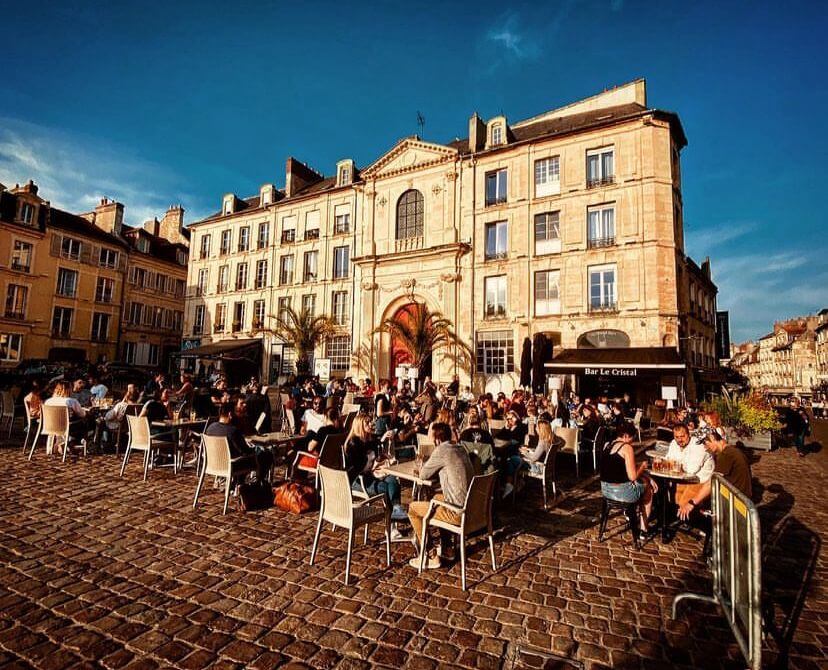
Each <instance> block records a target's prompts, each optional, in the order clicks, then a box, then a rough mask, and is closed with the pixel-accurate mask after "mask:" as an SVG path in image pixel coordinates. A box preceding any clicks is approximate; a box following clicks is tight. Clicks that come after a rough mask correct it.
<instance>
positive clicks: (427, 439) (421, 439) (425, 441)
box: [417, 433, 434, 447]
mask: <svg viewBox="0 0 828 670" xmlns="http://www.w3.org/2000/svg"><path fill="white" fill-rule="evenodd" d="M428 445H431V446H432V447H433V446H434V440H432V439H431V435H428V434H426V435H423V434H422V433H417V446H418V447H423V446H428Z"/></svg>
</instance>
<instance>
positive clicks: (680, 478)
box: [647, 469, 699, 543]
mask: <svg viewBox="0 0 828 670" xmlns="http://www.w3.org/2000/svg"><path fill="white" fill-rule="evenodd" d="M647 474H648V475H650V477H652V478H653V479H658V480H659V481H658V494H657V495H659V497H660V498H661V501H660V505H661V514H660V517H661V520H660V525H661V541H662V542H664V543H666V542H667V539H668V538H667V505H669V504H670V496H671V494H672V496H673V499H675V491H676V484H698V483H699V478H698V477H696V475H689V474H687V473H685V472H671V471H667V472H659V471H655V470H652V469H648V470H647Z"/></svg>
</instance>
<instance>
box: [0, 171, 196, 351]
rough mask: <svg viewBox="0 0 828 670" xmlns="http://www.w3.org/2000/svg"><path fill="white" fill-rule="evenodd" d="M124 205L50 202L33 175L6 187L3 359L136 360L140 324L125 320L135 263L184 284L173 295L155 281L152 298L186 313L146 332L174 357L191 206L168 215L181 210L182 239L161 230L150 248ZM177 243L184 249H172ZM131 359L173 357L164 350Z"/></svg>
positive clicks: (1, 258) (0, 268) (0, 321)
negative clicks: (75, 209)
mask: <svg viewBox="0 0 828 670" xmlns="http://www.w3.org/2000/svg"><path fill="white" fill-rule="evenodd" d="M123 213H124V206H123V205H122V204H121V203H116V202H112V201H109V200H104V201H102V202H101V203H100V205H99V206H98V207H96V209H95V210H94V211H92V212H88V213H86V214H80V215H79V214H72V213H70V212H65V211H63V210H60V209H58V208H56V207H52V206H51V204H50V203H49V201H47V200H44V199H43V198H42V197H41V196H40V195H39V194H38V188H37V186H36V185H35V184H34V183H33V182H31V181H29V182H28V183H27V184H25V185H24V186H17V187H15V188H11V189H5V188H4V187H0V229H2V231H3V234H2V235H0V290H2V291H3V295H4V297H5V305H4V309H3V312H2V315H1V316H0V365H3V366H14V365H17V364H18V363H20V362H21V361H24V360H26V359H48V360H52V361H58V362H67V361H72V362H80V361H89V362H93V363H98V362H104V361H115V360H124V359H125V358H126V359H129V356H128V351H129V345H128V344H127V343H128V342H129V341H130V337H131V335H132V328H131V327H130V326H125V325H124V324H123V322H122V319H121V315H122V311H123V312H128V310H125V309H124V305H126V304H127V303H128V302H129V301H128V300H127V298H128V297H129V295H130V290H129V289H127V288H126V286H127V284H128V281H127V279H128V278H129V277H130V276H131V275H132V274H133V271H132V268H133V267H138V266H142V265H147V266H150V267H153V268H155V271H156V272H157V276H161V277H163V279H164V282H165V287H166V286H167V283H168V282H170V281H172V286H174V287H175V288H176V289H177V290H178V294H177V295H173V294H172V293H170V294H169V295H167V294H166V293H164V292H160V291H157V290H156V284H153V285H152V286H151V287H150V286H148V287H147V289H148V295H147V298H146V302H147V304H148V305H152V306H153V309H156V308H157V307H161V308H164V307H165V306H166V308H168V309H175V310H177V311H178V313H179V316H178V319H177V322H175V323H170V325H169V328H165V326H164V324H161V325H160V326H158V327H156V324H155V323H151V324H148V333H147V335H146V338H147V340H148V341H151V342H158V343H159V346H163V347H165V348H166V352H165V353H166V354H167V359H169V354H171V353H173V352H175V351H177V350H178V349H179V348H180V337H181V335H180V333H181V323H182V320H183V298H184V286H185V280H186V276H187V253H186V249H187V245H186V235H187V234H188V233H187V231H185V230H184V229H183V225H182V224H183V210H180V208H179V209H178V210H176V211H175V212H172V210H171V212H168V216H165V219H164V221H165V222H166V221H168V217H170V215H171V213H172V214H174V217H171V218H169V221H172V219H173V218H175V217H177V219H176V221H177V225H178V231H179V232H178V237H177V238H175V241H167V240H162V239H161V238H156V239H155V241H154V243H153V246H150V247H148V248H146V250H142V247H143V243H141V242H140V241H139V235H136V233H135V230H134V229H132V228H130V227H129V226H126V225H124V224H123ZM166 232H170V231H166ZM165 234H166V233H165ZM170 234H171V233H170ZM173 247H174V248H175V250H176V251H175V252H174V253H170V252H168V249H169V248H173ZM173 257H174V258H173ZM153 276H155V275H153ZM150 329H151V332H150ZM162 340H163V345H162V344H161V341H162ZM129 362H134V363H136V364H144V365H158V366H162V365H165V364H166V361H165V360H164V359H163V357H160V358H159V359H157V360H154V361H150V360H146V361H143V360H129Z"/></svg>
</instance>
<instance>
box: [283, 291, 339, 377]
mask: <svg viewBox="0 0 828 670" xmlns="http://www.w3.org/2000/svg"><path fill="white" fill-rule="evenodd" d="M336 325H337V324H336V322H335V321H334V320H333V319H332V318H331V317H330V316H328V315H326V314H321V315H319V316H314V315H313V314H311V313H310V312H309V311H308V310H307V309H302V310H301V311H300V312H297V311H296V310H294V309H293V307H286V308H285V309H283V310H281V311H280V313H279V315H278V316H276V327H275V328H274V329H273V333H274V334H275V335H276V337H278V338H279V339H281V340H282V341H284V342H286V343H288V344H291V345H293V349H294V351H295V352H296V373H297V374H299V375H301V374H307V373H309V372H310V356H311V354H312V353H313V352H314V350H315V349H316V347H317V346H319V344H321V343H322V342H324V341H325V340H327V339H328V338H329V337H331V335H334V334H335V333H336V330H337V327H336Z"/></svg>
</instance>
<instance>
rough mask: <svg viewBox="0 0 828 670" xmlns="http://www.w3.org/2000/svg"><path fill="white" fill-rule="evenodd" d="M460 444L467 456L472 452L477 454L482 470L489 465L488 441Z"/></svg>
mask: <svg viewBox="0 0 828 670" xmlns="http://www.w3.org/2000/svg"><path fill="white" fill-rule="evenodd" d="M460 445H461V446H462V447H463V449H465V450H466V452H467V453H468V454H469V456H471V455H472V454H474V455H475V456H477V458H478V460H479V461H480V465H481V467H482V468H483V469H484V472H485V470H486V469H487V468H488V466H489V465H491V460H492V446H491V445H490V444H489V443H488V442H461V443H460Z"/></svg>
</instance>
